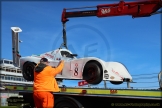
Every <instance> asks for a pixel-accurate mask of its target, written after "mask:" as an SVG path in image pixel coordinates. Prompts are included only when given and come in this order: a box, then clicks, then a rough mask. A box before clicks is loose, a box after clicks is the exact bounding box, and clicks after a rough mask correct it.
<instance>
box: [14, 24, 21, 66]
mask: <svg viewBox="0 0 162 108" xmlns="http://www.w3.org/2000/svg"><path fill="white" fill-rule="evenodd" d="M11 31H12V57H13V65H14V66H16V67H20V57H21V56H20V54H19V42H21V41H20V40H19V34H18V33H19V32H22V30H21V29H20V28H19V27H11Z"/></svg>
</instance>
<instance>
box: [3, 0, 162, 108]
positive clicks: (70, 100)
mask: <svg viewBox="0 0 162 108" xmlns="http://www.w3.org/2000/svg"><path fill="white" fill-rule="evenodd" d="M161 7H162V1H161V0H148V1H138V2H124V1H120V2H119V3H116V4H104V5H97V6H96V8H97V9H96V10H87V11H86V10H83V11H71V10H76V9H80V10H81V9H85V8H94V7H81V8H68V9H63V12H62V17H61V21H62V24H63V40H64V42H63V44H62V45H61V47H65V48H67V42H66V26H65V24H66V22H67V21H69V19H68V18H72V17H89V16H97V17H111V16H124V15H130V16H132V17H133V18H137V17H149V16H151V15H154V14H158V13H161V11H158V10H159V9H160V8H161ZM69 10H70V12H69ZM67 11H68V12H67ZM19 32H21V31H19V30H18V31H17V32H12V33H15V34H16V36H18V33H19ZM16 46H18V43H17V45H16ZM14 56H17V58H16V59H15V58H14V59H15V61H19V58H20V57H21V56H20V55H19V51H18V49H17V51H16V53H15V55H14ZM161 77H162V72H160V73H159V75H158V78H159V85H160V88H159V89H132V88H127V89H113V88H79V87H78V88H77V87H66V86H62V87H60V92H57V93H53V94H54V98H55V105H54V107H55V108H107V107H110V106H118V107H122V106H140V107H142V106H151V107H152V106H156V107H157V106H159V107H160V106H161V103H160V101H162V91H161V89H162V78H161ZM6 88H7V90H8V91H10V92H18V93H19V95H20V96H22V97H10V98H9V99H8V102H9V105H11V106H12V105H13V104H15V103H16V104H18V103H20V104H22V103H24V104H26V105H25V106H24V107H32V108H33V107H34V101H33V98H32V97H33V96H32V87H27V86H6Z"/></svg>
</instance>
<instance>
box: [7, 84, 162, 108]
mask: <svg viewBox="0 0 162 108" xmlns="http://www.w3.org/2000/svg"><path fill="white" fill-rule="evenodd" d="M6 87H7V88H8V90H7V91H9V92H17V93H18V94H19V96H20V97H10V98H8V104H9V106H13V105H16V104H19V105H20V104H24V105H25V106H24V108H33V107H34V100H33V91H32V87H27V86H6ZM53 94H54V98H55V102H54V103H55V107H54V108H108V107H126V106H129V107H134V106H136V107H161V101H162V90H160V89H111V88H109V89H105V88H77V87H65V86H64V87H60V92H57V93H53Z"/></svg>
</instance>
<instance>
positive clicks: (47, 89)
mask: <svg viewBox="0 0 162 108" xmlns="http://www.w3.org/2000/svg"><path fill="white" fill-rule="evenodd" d="M37 66H39V64H38V65H37ZM37 66H36V68H37ZM63 66H64V62H61V63H60V64H59V66H58V67H56V68H52V67H51V66H46V67H43V69H42V71H39V72H34V87H33V89H34V92H33V98H34V103H35V106H36V108H53V107H54V96H53V94H52V92H59V91H60V89H59V87H58V84H57V82H56V79H55V78H54V77H55V76H56V74H58V73H60V72H61V70H62V69H63ZM39 68H40V67H39Z"/></svg>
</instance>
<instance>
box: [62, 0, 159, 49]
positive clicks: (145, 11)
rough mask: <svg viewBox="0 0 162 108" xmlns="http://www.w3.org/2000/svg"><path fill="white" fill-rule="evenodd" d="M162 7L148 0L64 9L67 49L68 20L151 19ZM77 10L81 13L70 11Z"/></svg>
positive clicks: (157, 0) (155, 1) (63, 21)
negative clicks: (128, 17)
mask: <svg viewBox="0 0 162 108" xmlns="http://www.w3.org/2000/svg"><path fill="white" fill-rule="evenodd" d="M161 7H162V0H147V1H137V2H124V1H120V2H119V3H115V4H103V5H97V6H92V7H81V8H68V9H65V8H64V9H63V12H62V17H61V22H62V23H63V38H64V46H65V47H66V48H67V46H66V30H65V23H66V22H67V21H69V19H68V18H73V17H90V16H97V17H99V18H100V17H111V16H124V15H130V16H132V18H136V17H149V16H151V15H153V14H156V13H161V12H160V11H158V10H159V9H160V8H161ZM86 8H90V9H91V10H85V9H86ZM92 8H96V9H92ZM77 9H79V11H70V10H77ZM81 9H83V10H81ZM80 10H81V11H80ZM67 11H68V12H67Z"/></svg>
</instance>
